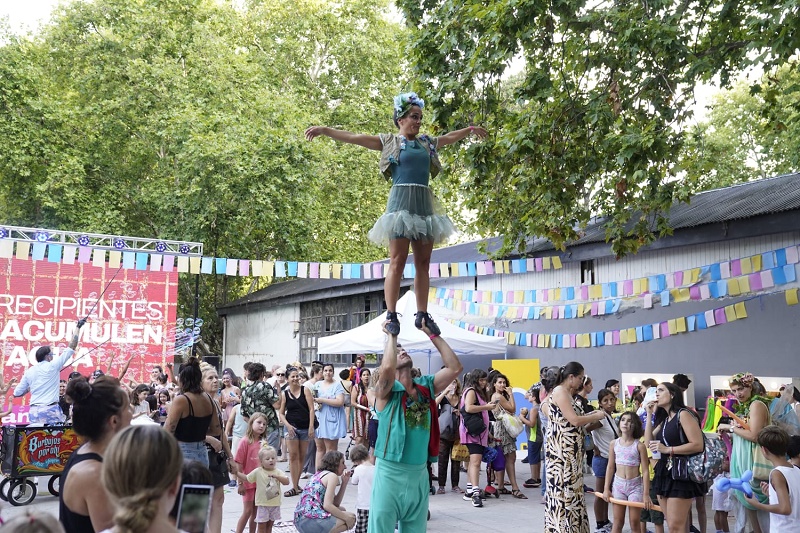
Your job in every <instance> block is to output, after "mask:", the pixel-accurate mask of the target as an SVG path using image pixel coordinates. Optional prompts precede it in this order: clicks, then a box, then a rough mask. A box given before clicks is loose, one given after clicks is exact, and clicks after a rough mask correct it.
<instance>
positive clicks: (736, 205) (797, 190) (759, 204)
mask: <svg viewBox="0 0 800 533" xmlns="http://www.w3.org/2000/svg"><path fill="white" fill-rule="evenodd" d="M791 210H800V173H796V174H786V175H783V176H777V177H774V178H768V179H763V180H758V181H751V182H748V183H742V184H740V185H733V186H731V187H725V188H722V189H713V190H710V191H704V192H701V193H698V194H696V195H695V196H693V197H692V199H691V201H690V203H688V204H687V203H676V204H673V206H672V208H671V209H670V211H669V214H668V218H669V221H670V225H671V226H672V228H673V229H675V230H680V229H686V228H693V227H697V226H703V225H706V224H714V223H719V222H724V221H731V220H741V219H747V218H751V217H756V216H760V215H767V214H774V213H781V212H784V211H791ZM632 218H633V219H634V220H635V219H636V217H635V216H634V217H632ZM605 240H606V239H605V227H604V224H603V220H598V221H596V222H594V223H593V224H590V225H588V226H587V227H586V228H585V229H584V236H583V237H581V238H580V239H578V240H577V241H574V242H571V243H569V244H568V248H575V247H578V246H581V245H584V244H594V243H604V242H605ZM481 243H483V244H485V245H486V248H487V250H488V252H489V253H490V254H491V253H492V252H493V251H495V250H497V249H498V248H499V247H500V245H501V243H502V238H501V237H492V238H490V239H483V240H479V241H472V242H468V243H462V244H457V245H454V246H447V247H444V248H437V249H435V250H434V251H433V254H432V255H431V261H432V262H435V263H458V262H467V261H482V260H485V259H488V256H487V254H483V253H480V252H478V245H479V244H481ZM554 249H555V248H554V247H553V244H552V243H551V242H550V241H549V240H548V239H542V238H535V239H530V240H529V241H528V248H527V250H528V253H536V252H542V251H548V250H554ZM379 262H381V263H386V262H388V260H384V261H379ZM368 283H370V284H376V283H382V281H381V280H364V279H351V280H341V279H295V280H290V281H285V282H281V283H275V284H273V285H270V286H269V287H267V288H265V289H262V290H260V291H258V292H255V293H253V294H250V295H248V296H246V297H244V298H240V299H239V300H236V301H234V302H231V303H229V304H226V305H224V306H220V307H219V309H218V310H219V311H220V314H223V315H224V314H227V311H228V310H232V309H233V308H237V307H242V306H247V305H251V304H256V303H266V302H271V303H273V304H277V303H278V302H276V300H281V301H283V302H288V301H289V299H293V300H296V299H298V298H300V297H301V295H304V294H309V293H317V292H319V293H322V292H325V291H331V290H338V291H341V292H342V293H343V294H356V293H361V292H364V289H363V287H360V286H361V285H364V284H368ZM403 283H404V285H410V284H411V280H404V281H403Z"/></svg>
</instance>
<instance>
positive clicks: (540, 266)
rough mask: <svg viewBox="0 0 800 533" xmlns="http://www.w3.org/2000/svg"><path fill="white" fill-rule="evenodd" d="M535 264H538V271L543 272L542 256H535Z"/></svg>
mask: <svg viewBox="0 0 800 533" xmlns="http://www.w3.org/2000/svg"><path fill="white" fill-rule="evenodd" d="M534 264H535V265H536V272H541V271H542V270H543V269H544V267H543V265H542V258H541V257H537V258H535V260H534Z"/></svg>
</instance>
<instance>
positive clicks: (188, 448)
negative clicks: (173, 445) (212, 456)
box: [178, 441, 208, 468]
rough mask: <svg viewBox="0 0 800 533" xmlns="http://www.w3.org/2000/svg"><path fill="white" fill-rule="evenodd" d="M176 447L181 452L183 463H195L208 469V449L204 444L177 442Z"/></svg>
mask: <svg viewBox="0 0 800 533" xmlns="http://www.w3.org/2000/svg"><path fill="white" fill-rule="evenodd" d="M178 447H179V448H180V449H181V451H182V452H183V461H184V462H187V463H188V462H189V461H197V462H198V463H202V464H203V466H205V467H206V468H208V448H206V443H205V442H203V441H200V442H181V441H178Z"/></svg>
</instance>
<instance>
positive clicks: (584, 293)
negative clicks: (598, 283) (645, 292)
mask: <svg viewBox="0 0 800 533" xmlns="http://www.w3.org/2000/svg"><path fill="white" fill-rule="evenodd" d="M631 292H633V282H632V281H631ZM588 299H589V286H588V285H581V300H588Z"/></svg>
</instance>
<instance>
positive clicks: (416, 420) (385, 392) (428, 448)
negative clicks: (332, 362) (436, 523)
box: [368, 322, 463, 533]
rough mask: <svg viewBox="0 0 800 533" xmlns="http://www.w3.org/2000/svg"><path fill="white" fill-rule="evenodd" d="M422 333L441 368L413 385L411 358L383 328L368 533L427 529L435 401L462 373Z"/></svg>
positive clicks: (439, 344) (438, 342) (443, 345)
mask: <svg viewBox="0 0 800 533" xmlns="http://www.w3.org/2000/svg"><path fill="white" fill-rule="evenodd" d="M421 329H422V331H423V332H424V333H425V334H426V335H428V337H430V339H431V342H432V343H433V346H434V347H435V348H436V350H437V351H438V352H439V354H440V355H441V357H442V362H443V363H444V367H443V368H442V369H441V370H439V371H438V372H436V374H435V375H433V376H431V375H427V376H421V377H419V378H416V379H412V377H411V369H412V367H413V366H414V365H413V361H412V360H411V357H410V356H409V355H408V353H406V351H405V350H403V348H402V347H400V346H398V344H397V336H395V335H390V334H389V333H388V331H386V327H385V324H384V331H385V332H386V334H387V339H386V348H385V349H384V352H383V360H382V361H381V366H380V368H379V376H378V379H377V381H376V383H375V396H376V405H375V410H376V412H377V413H378V438H377V442H376V444H375V458H376V459H375V481H374V483H373V486H372V501H371V507H370V511H369V529H368V531H369V532H370V533H386V532H390V531H394V527H395V524H397V525H398V528H399V533H417V532H422V531H426V529H427V518H428V496H429V495H430V492H429V489H430V479H429V478H428V468H427V463H428V462H429V461H430V462H433V461H436V460H437V457H436V455H437V454H438V442H439V429H438V417H437V415H436V414H435V412H436V411H435V409H436V407H435V400H434V398H435V397H436V394H437V393H439V392H441V391H442V390H444V389H445V388H446V387H447V386H448V385H450V384H451V383H452V382H453V380H454V379H455V378H457V377H458V375H459V374H460V373H461V371H462V370H463V367H462V366H461V361H459V360H458V357H457V356H456V354H455V352H453V350H452V348H450V346H449V345H448V344H447V342H445V340H444V339H443V338H441V337H440V336H439V335H436V334H433V333H432V332H431V331H430V330H429V329H428V328H427V326H426V325H425V323H424V322H423V325H422V328H421ZM432 412H433V413H434V414H433V416H432ZM434 452H435V453H434Z"/></svg>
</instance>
